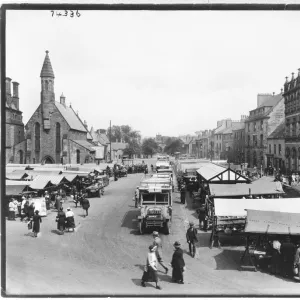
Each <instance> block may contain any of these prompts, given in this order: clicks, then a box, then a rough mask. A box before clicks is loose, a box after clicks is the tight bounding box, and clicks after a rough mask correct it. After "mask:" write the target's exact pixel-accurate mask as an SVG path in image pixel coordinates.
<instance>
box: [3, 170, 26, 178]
mask: <svg viewBox="0 0 300 300" xmlns="http://www.w3.org/2000/svg"><path fill="white" fill-rule="evenodd" d="M27 175H28V174H27V172H25V171H24V170H23V171H21V172H20V171H14V172H11V173H7V174H6V178H8V179H15V180H20V179H24V178H25V177H27Z"/></svg>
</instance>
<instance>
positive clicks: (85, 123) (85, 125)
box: [83, 120, 88, 129]
mask: <svg viewBox="0 0 300 300" xmlns="http://www.w3.org/2000/svg"><path fill="white" fill-rule="evenodd" d="M83 124H84V127H85V128H86V129H87V128H88V125H87V122H86V120H84V122H83Z"/></svg>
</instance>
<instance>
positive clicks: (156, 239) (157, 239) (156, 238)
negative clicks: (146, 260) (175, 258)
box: [152, 231, 169, 274]
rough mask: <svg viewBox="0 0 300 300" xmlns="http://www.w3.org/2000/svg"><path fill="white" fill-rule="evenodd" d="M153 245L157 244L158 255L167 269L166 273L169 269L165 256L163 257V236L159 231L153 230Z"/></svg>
mask: <svg viewBox="0 0 300 300" xmlns="http://www.w3.org/2000/svg"><path fill="white" fill-rule="evenodd" d="M152 235H153V239H154V241H153V245H154V246H156V252H155V254H156V257H157V260H158V262H159V264H160V265H161V266H162V267H163V268H164V269H165V272H166V274H167V273H168V271H169V269H168V268H167V267H166V266H165V264H164V261H163V258H162V241H161V238H160V237H159V234H158V232H157V231H153V233H152Z"/></svg>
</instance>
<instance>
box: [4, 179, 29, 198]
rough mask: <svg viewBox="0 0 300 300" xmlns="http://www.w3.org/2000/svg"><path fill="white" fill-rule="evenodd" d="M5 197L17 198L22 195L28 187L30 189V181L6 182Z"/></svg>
mask: <svg viewBox="0 0 300 300" xmlns="http://www.w3.org/2000/svg"><path fill="white" fill-rule="evenodd" d="M5 185H6V188H5V195H6V196H16V195H19V194H21V193H22V192H23V191H24V189H26V187H28V185H29V183H28V181H14V180H6V182H5Z"/></svg>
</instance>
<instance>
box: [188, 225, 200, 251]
mask: <svg viewBox="0 0 300 300" xmlns="http://www.w3.org/2000/svg"><path fill="white" fill-rule="evenodd" d="M186 240H187V242H188V244H189V250H190V254H191V256H192V257H195V254H196V246H195V243H197V242H198V239H197V229H196V228H194V223H193V222H190V228H189V229H188V230H187V232H186Z"/></svg>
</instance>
